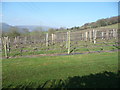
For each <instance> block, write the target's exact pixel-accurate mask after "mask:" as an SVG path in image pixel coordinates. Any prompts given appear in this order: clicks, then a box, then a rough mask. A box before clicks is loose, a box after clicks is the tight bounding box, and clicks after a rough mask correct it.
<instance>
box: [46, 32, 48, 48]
mask: <svg viewBox="0 0 120 90" xmlns="http://www.w3.org/2000/svg"><path fill="white" fill-rule="evenodd" d="M46 47H48V33H46Z"/></svg>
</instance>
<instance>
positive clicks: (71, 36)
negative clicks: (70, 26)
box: [0, 28, 119, 58]
mask: <svg viewBox="0 0 120 90" xmlns="http://www.w3.org/2000/svg"><path fill="white" fill-rule="evenodd" d="M0 40H1V43H0V44H2V46H3V47H2V51H3V53H2V56H3V58H5V57H6V58H11V57H19V56H29V55H46V54H48V55H49V54H55V55H66V54H82V53H92V52H103V51H111V50H112V51H114V50H117V49H118V48H119V47H118V44H119V43H118V29H111V28H99V29H88V30H82V31H77V30H76V31H66V32H55V33H51V34H49V33H43V34H40V35H39V33H38V35H37V36H30V35H29V36H24V37H20V36H17V37H15V38H9V37H2V38H0Z"/></svg>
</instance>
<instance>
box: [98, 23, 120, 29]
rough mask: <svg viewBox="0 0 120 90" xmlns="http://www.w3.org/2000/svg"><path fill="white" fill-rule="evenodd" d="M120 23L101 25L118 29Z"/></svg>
mask: <svg viewBox="0 0 120 90" xmlns="http://www.w3.org/2000/svg"><path fill="white" fill-rule="evenodd" d="M118 25H120V23H117V24H112V25H108V26H104V27H100V28H114V29H118Z"/></svg>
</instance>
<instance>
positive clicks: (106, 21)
mask: <svg viewBox="0 0 120 90" xmlns="http://www.w3.org/2000/svg"><path fill="white" fill-rule="evenodd" d="M117 23H120V16H114V17H110V18H102V19H99V20H97V21H95V22H90V23H85V24H84V25H82V26H80V27H72V28H70V29H71V30H84V29H90V28H100V27H107V26H110V27H111V25H113V26H114V25H115V24H117Z"/></svg>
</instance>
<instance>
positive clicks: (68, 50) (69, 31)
mask: <svg viewBox="0 0 120 90" xmlns="http://www.w3.org/2000/svg"><path fill="white" fill-rule="evenodd" d="M68 54H70V31H69V32H68Z"/></svg>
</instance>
